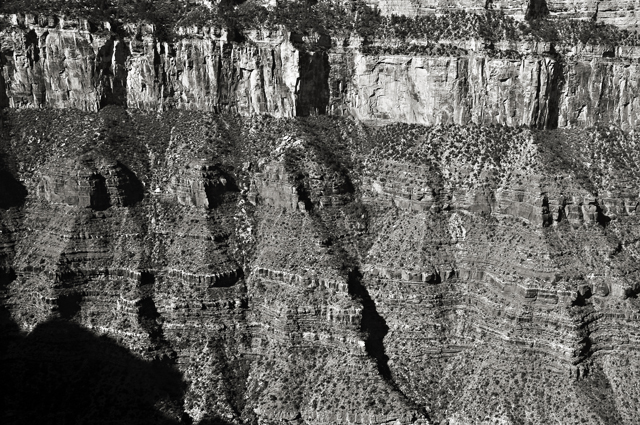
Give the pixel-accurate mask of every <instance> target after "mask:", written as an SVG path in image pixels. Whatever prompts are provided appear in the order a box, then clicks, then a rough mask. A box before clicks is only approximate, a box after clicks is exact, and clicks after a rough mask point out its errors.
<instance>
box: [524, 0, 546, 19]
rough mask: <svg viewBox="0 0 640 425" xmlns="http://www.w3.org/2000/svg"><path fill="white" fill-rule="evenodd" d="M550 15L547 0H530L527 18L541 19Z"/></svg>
mask: <svg viewBox="0 0 640 425" xmlns="http://www.w3.org/2000/svg"><path fill="white" fill-rule="evenodd" d="M548 15H549V8H548V7H547V1H546V0H529V5H528V6H527V12H526V14H525V19H526V20H527V21H530V20H532V19H540V18H544V17H545V16H548Z"/></svg>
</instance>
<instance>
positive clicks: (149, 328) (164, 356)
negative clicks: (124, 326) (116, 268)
mask: <svg viewBox="0 0 640 425" xmlns="http://www.w3.org/2000/svg"><path fill="white" fill-rule="evenodd" d="M154 285H155V276H154V275H153V274H152V273H151V272H148V271H142V272H141V275H140V287H139V291H140V295H141V298H140V299H139V300H138V302H137V303H136V307H137V316H138V317H137V319H138V324H139V325H140V327H141V328H142V329H143V330H144V331H145V332H147V334H148V335H149V339H150V340H151V343H152V345H151V347H149V351H151V352H153V353H154V360H155V361H158V362H160V363H163V364H166V365H173V364H175V361H176V358H177V353H176V352H175V350H173V349H172V347H171V344H169V341H167V340H166V338H165V337H164V330H163V329H162V322H163V321H162V316H161V315H160V313H158V309H157V307H156V304H155V301H154V300H153V289H154Z"/></svg>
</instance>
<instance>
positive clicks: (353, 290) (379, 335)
mask: <svg viewBox="0 0 640 425" xmlns="http://www.w3.org/2000/svg"><path fill="white" fill-rule="evenodd" d="M349 294H350V295H352V296H355V297H358V298H359V299H360V300H361V302H362V324H361V328H360V330H361V331H362V332H364V333H365V335H366V336H367V339H366V341H365V349H366V350H367V354H369V355H370V356H371V357H373V358H374V359H376V363H377V366H378V371H379V372H380V375H382V377H384V379H386V380H387V381H391V380H392V377H391V370H390V369H389V364H388V362H389V357H388V356H387V355H386V354H385V350H384V337H385V336H386V335H387V333H388V332H389V326H387V322H386V321H385V320H384V318H383V317H382V316H380V314H379V313H378V310H377V309H376V304H375V303H374V302H373V300H372V299H371V296H370V295H369V292H368V291H367V288H365V287H364V286H363V285H362V273H360V270H358V269H357V268H356V269H354V270H352V271H351V272H349Z"/></svg>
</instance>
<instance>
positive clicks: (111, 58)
mask: <svg viewBox="0 0 640 425" xmlns="http://www.w3.org/2000/svg"><path fill="white" fill-rule="evenodd" d="M51 19H53V18H51ZM13 20H14V21H15V26H14V27H12V29H10V30H8V31H5V32H4V33H3V34H2V38H1V41H0V46H1V47H0V49H1V50H2V64H3V72H2V74H3V78H2V80H3V82H2V88H3V90H2V94H0V97H1V98H2V99H3V102H4V103H5V104H8V105H9V106H11V107H13V108H22V107H44V106H48V107H55V108H68V107H71V108H78V109H81V110H85V111H97V110H98V109H100V108H101V107H104V106H106V105H121V106H127V107H129V108H138V109H144V110H162V109H170V108H180V109H194V110H203V111H219V112H222V111H229V112H234V113H240V114H243V115H251V114H260V113H269V114H272V115H275V116H281V117H291V116H295V115H309V114H317V113H324V112H325V108H326V99H327V98H328V87H327V76H326V74H327V73H328V66H327V59H326V56H325V55H323V54H322V53H311V52H308V53H307V52H301V51H299V50H298V49H296V48H294V46H293V45H292V44H291V42H290V40H289V38H288V37H289V35H288V34H285V33H274V34H267V35H263V34H259V35H258V36H259V37H261V38H262V39H261V40H258V41H256V42H255V43H252V44H249V45H246V44H237V43H227V42H225V41H223V40H226V34H220V33H215V32H214V31H212V32H211V33H209V32H207V33H206V34H203V33H199V34H194V36H193V37H192V38H184V39H182V40H181V41H180V42H177V43H175V44H171V45H169V44H167V43H159V42H157V41H156V40H155V38H154V33H153V28H151V27H147V26H141V27H137V28H129V30H130V32H131V33H133V34H134V35H133V36H132V37H131V38H127V39H124V40H123V39H120V38H119V37H115V34H111V33H110V32H109V30H108V26H107V28H102V29H100V30H95V29H94V30H93V31H89V28H88V27H89V24H88V23H87V22H86V21H83V20H74V21H63V22H55V21H51V20H47V19H45V18H43V17H40V18H36V17H34V16H33V15H26V16H22V15H14V16H13ZM24 27H26V29H23V28H24Z"/></svg>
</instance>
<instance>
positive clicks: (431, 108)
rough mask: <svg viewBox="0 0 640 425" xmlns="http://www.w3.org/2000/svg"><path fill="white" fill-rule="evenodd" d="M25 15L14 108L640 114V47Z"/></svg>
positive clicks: (633, 119)
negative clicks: (433, 43) (173, 28)
mask: <svg viewBox="0 0 640 425" xmlns="http://www.w3.org/2000/svg"><path fill="white" fill-rule="evenodd" d="M12 19H13V20H14V21H15V26H10V27H9V28H8V29H6V30H5V31H4V32H2V37H0V50H1V55H2V61H1V63H2V64H3V65H2V78H0V103H2V104H4V105H7V106H10V107H13V108H24V107H32V108H33V107H55V108H78V109H81V110H85V111H97V110H99V109H100V108H102V107H104V106H106V105H120V106H125V107H128V108H132V109H141V110H154V111H155V110H168V109H173V108H178V109H188V110H201V111H214V112H232V113H239V114H241V115H245V116H248V115H254V114H269V115H273V116H276V117H293V116H307V115H317V114H326V113H328V114H334V115H351V116H354V117H357V118H358V119H360V120H363V121H377V122H407V123H420V124H438V123H441V124H449V123H455V124H460V125H465V124H469V123H476V124H491V123H496V124H502V125H508V126H520V125H526V126H533V127H537V128H576V127H589V126H593V125H595V124H607V123H611V124H615V125H617V126H620V127H622V128H625V129H629V128H634V127H635V126H636V125H637V121H638V98H639V96H638V93H636V92H637V88H636V85H635V83H634V81H635V78H636V75H637V74H638V70H637V64H636V63H635V59H636V58H637V57H638V52H637V48H635V47H624V46H618V47H611V46H565V45H558V46H554V45H553V44H550V43H536V42H527V43H515V44H514V43H511V44H510V43H506V42H505V43H499V44H498V45H497V46H495V50H491V51H490V50H487V49H485V46H484V45H483V44H482V43H480V42H475V41H468V42H463V43H462V44H461V46H463V47H464V49H463V50H462V52H464V53H458V54H446V55H445V56H438V55H437V54H436V55H433V54H429V55H426V54H419V53H418V54H388V53H373V52H369V53H366V49H363V48H362V47H361V46H360V45H359V44H358V40H357V38H352V39H351V40H339V39H336V40H333V41H332V40H330V39H329V38H327V37H324V36H315V38H313V42H314V43H316V44H315V45H316V48H317V49H316V50H313V51H310V50H309V49H308V48H307V47H305V46H304V45H303V44H300V43H301V42H302V40H301V39H299V38H298V36H296V35H295V34H293V33H290V32H287V31H284V30H283V29H280V30H274V31H267V30H261V31H253V32H251V33H249V34H248V36H249V37H250V40H249V41H247V42H244V43H237V42H231V41H228V37H227V34H226V33H225V32H224V31H222V32H221V31H218V30H214V29H208V28H205V29H204V30H202V29H200V30H197V29H196V30H194V32H192V33H189V32H186V33H185V37H183V38H181V39H180V40H179V41H176V42H174V43H167V42H159V41H157V40H156V39H155V36H154V30H153V28H152V27H149V26H144V25H143V26H138V27H130V28H129V29H128V31H129V33H130V34H131V36H130V37H125V38H122V37H120V36H117V35H116V34H115V33H111V32H109V30H108V26H106V27H104V28H102V29H100V30H98V29H96V28H89V24H88V22H86V21H82V20H76V21H56V20H55V19H53V18H51V19H44V18H43V17H38V18H36V17H34V16H33V15H24V16H23V15H14V16H13V17H12ZM105 25H106V24H105ZM185 31H186V30H185ZM339 43H341V45H338V44H339ZM387 44H388V42H387ZM332 45H333V46H334V47H333V48H332V47H331V46H332ZM318 46H324V47H318ZM327 49H328V50H327ZM369 50H371V49H369ZM505 52H506V53H509V52H511V56H508V55H507V57H501V54H502V53H505ZM514 52H516V54H515V56H514V55H513V53H514Z"/></svg>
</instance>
